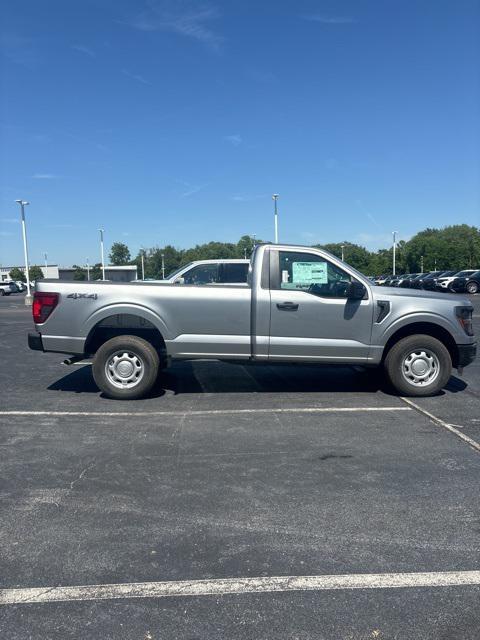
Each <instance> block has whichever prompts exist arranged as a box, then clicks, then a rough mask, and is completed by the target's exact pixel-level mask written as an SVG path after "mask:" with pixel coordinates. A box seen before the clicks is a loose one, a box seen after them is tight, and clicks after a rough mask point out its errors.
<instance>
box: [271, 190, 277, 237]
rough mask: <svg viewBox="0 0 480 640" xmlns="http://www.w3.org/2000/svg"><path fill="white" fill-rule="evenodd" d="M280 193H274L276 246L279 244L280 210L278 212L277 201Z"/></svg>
mask: <svg viewBox="0 0 480 640" xmlns="http://www.w3.org/2000/svg"><path fill="white" fill-rule="evenodd" d="M278 195H279V194H278V193H274V194H273V195H272V200H273V202H274V203H275V204H274V220H275V244H278V210H277V200H278Z"/></svg>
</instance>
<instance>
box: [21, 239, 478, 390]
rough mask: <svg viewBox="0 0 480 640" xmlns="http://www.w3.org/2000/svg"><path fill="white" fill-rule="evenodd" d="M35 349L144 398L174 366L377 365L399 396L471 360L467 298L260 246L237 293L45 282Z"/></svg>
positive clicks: (311, 253)
mask: <svg viewBox="0 0 480 640" xmlns="http://www.w3.org/2000/svg"><path fill="white" fill-rule="evenodd" d="M32 309H33V319H34V322H35V328H36V332H35V333H30V334H29V337H28V340H29V346H30V348H31V349H35V350H39V351H54V352H59V353H65V354H70V355H71V356H72V358H70V360H69V361H70V362H71V361H72V360H74V359H77V360H81V359H83V358H85V357H92V356H93V368H92V370H93V376H94V378H95V382H96V383H97V385H98V386H99V388H100V389H101V390H102V391H103V392H104V394H105V395H106V396H108V397H111V398H119V399H133V398H140V397H142V396H144V395H145V394H147V393H148V392H149V390H150V389H151V388H152V386H153V385H154V384H155V381H156V379H157V375H158V371H159V369H160V368H164V367H166V366H168V363H169V362H170V360H171V359H172V358H173V359H175V358H182V359H194V358H215V359H219V360H228V361H242V362H244V363H245V362H267V363H277V362H291V363H301V362H308V363H318V364H332V363H333V364H335V363H336V364H350V365H364V366H381V367H383V368H384V370H385V372H386V375H387V376H388V378H389V380H390V382H391V383H392V384H393V386H394V387H395V388H396V390H397V391H398V392H399V393H401V394H403V395H411V396H426V395H432V394H435V393H437V392H438V391H439V390H440V389H441V388H442V387H443V386H444V385H445V384H446V383H447V381H448V380H449V377H450V374H451V370H452V367H455V368H457V369H459V370H460V371H461V369H462V368H463V367H464V366H466V365H468V364H469V363H470V362H472V361H473V359H474V358H475V355H476V342H475V339H474V337H473V328H472V311H473V307H472V305H471V304H470V302H469V301H468V299H462V298H456V299H455V300H453V299H452V297H451V296H449V295H446V294H443V293H432V292H425V291H417V290H408V289H407V290H405V289H395V288H389V287H377V286H375V285H373V284H372V283H371V282H370V281H369V280H368V279H367V278H366V277H365V276H363V275H362V274H361V273H359V272H358V271H356V270H355V269H353V268H352V267H350V266H349V265H348V264H345V263H344V262H342V261H341V260H339V259H338V258H336V257H335V256H333V255H331V254H330V253H328V252H326V251H323V250H319V249H315V248H310V247H301V246H290V245H275V244H263V245H258V246H257V247H256V249H255V251H254V253H253V255H252V259H251V263H250V269H249V275H248V282H247V284H245V285H243V286H238V285H236V286H228V285H226V286H222V287H218V286H211V285H208V284H207V285H187V284H186V285H184V286H181V287H172V286H171V285H169V284H161V283H153V282H152V283H151V282H133V283H111V282H59V281H58V280H41V281H39V282H38V286H37V291H36V292H35V295H34V301H33V307H32Z"/></svg>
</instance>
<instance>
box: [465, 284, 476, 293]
mask: <svg viewBox="0 0 480 640" xmlns="http://www.w3.org/2000/svg"><path fill="white" fill-rule="evenodd" d="M467 291H468V293H470V294H474V293H478V284H477V283H476V282H469V283H468V284H467Z"/></svg>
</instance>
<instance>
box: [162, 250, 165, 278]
mask: <svg viewBox="0 0 480 640" xmlns="http://www.w3.org/2000/svg"><path fill="white" fill-rule="evenodd" d="M162 280H165V254H164V253H162Z"/></svg>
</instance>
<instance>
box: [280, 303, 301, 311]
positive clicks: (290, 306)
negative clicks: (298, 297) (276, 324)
mask: <svg viewBox="0 0 480 640" xmlns="http://www.w3.org/2000/svg"><path fill="white" fill-rule="evenodd" d="M277 309H280V311H296V310H297V309H298V304H295V302H278V303H277Z"/></svg>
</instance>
